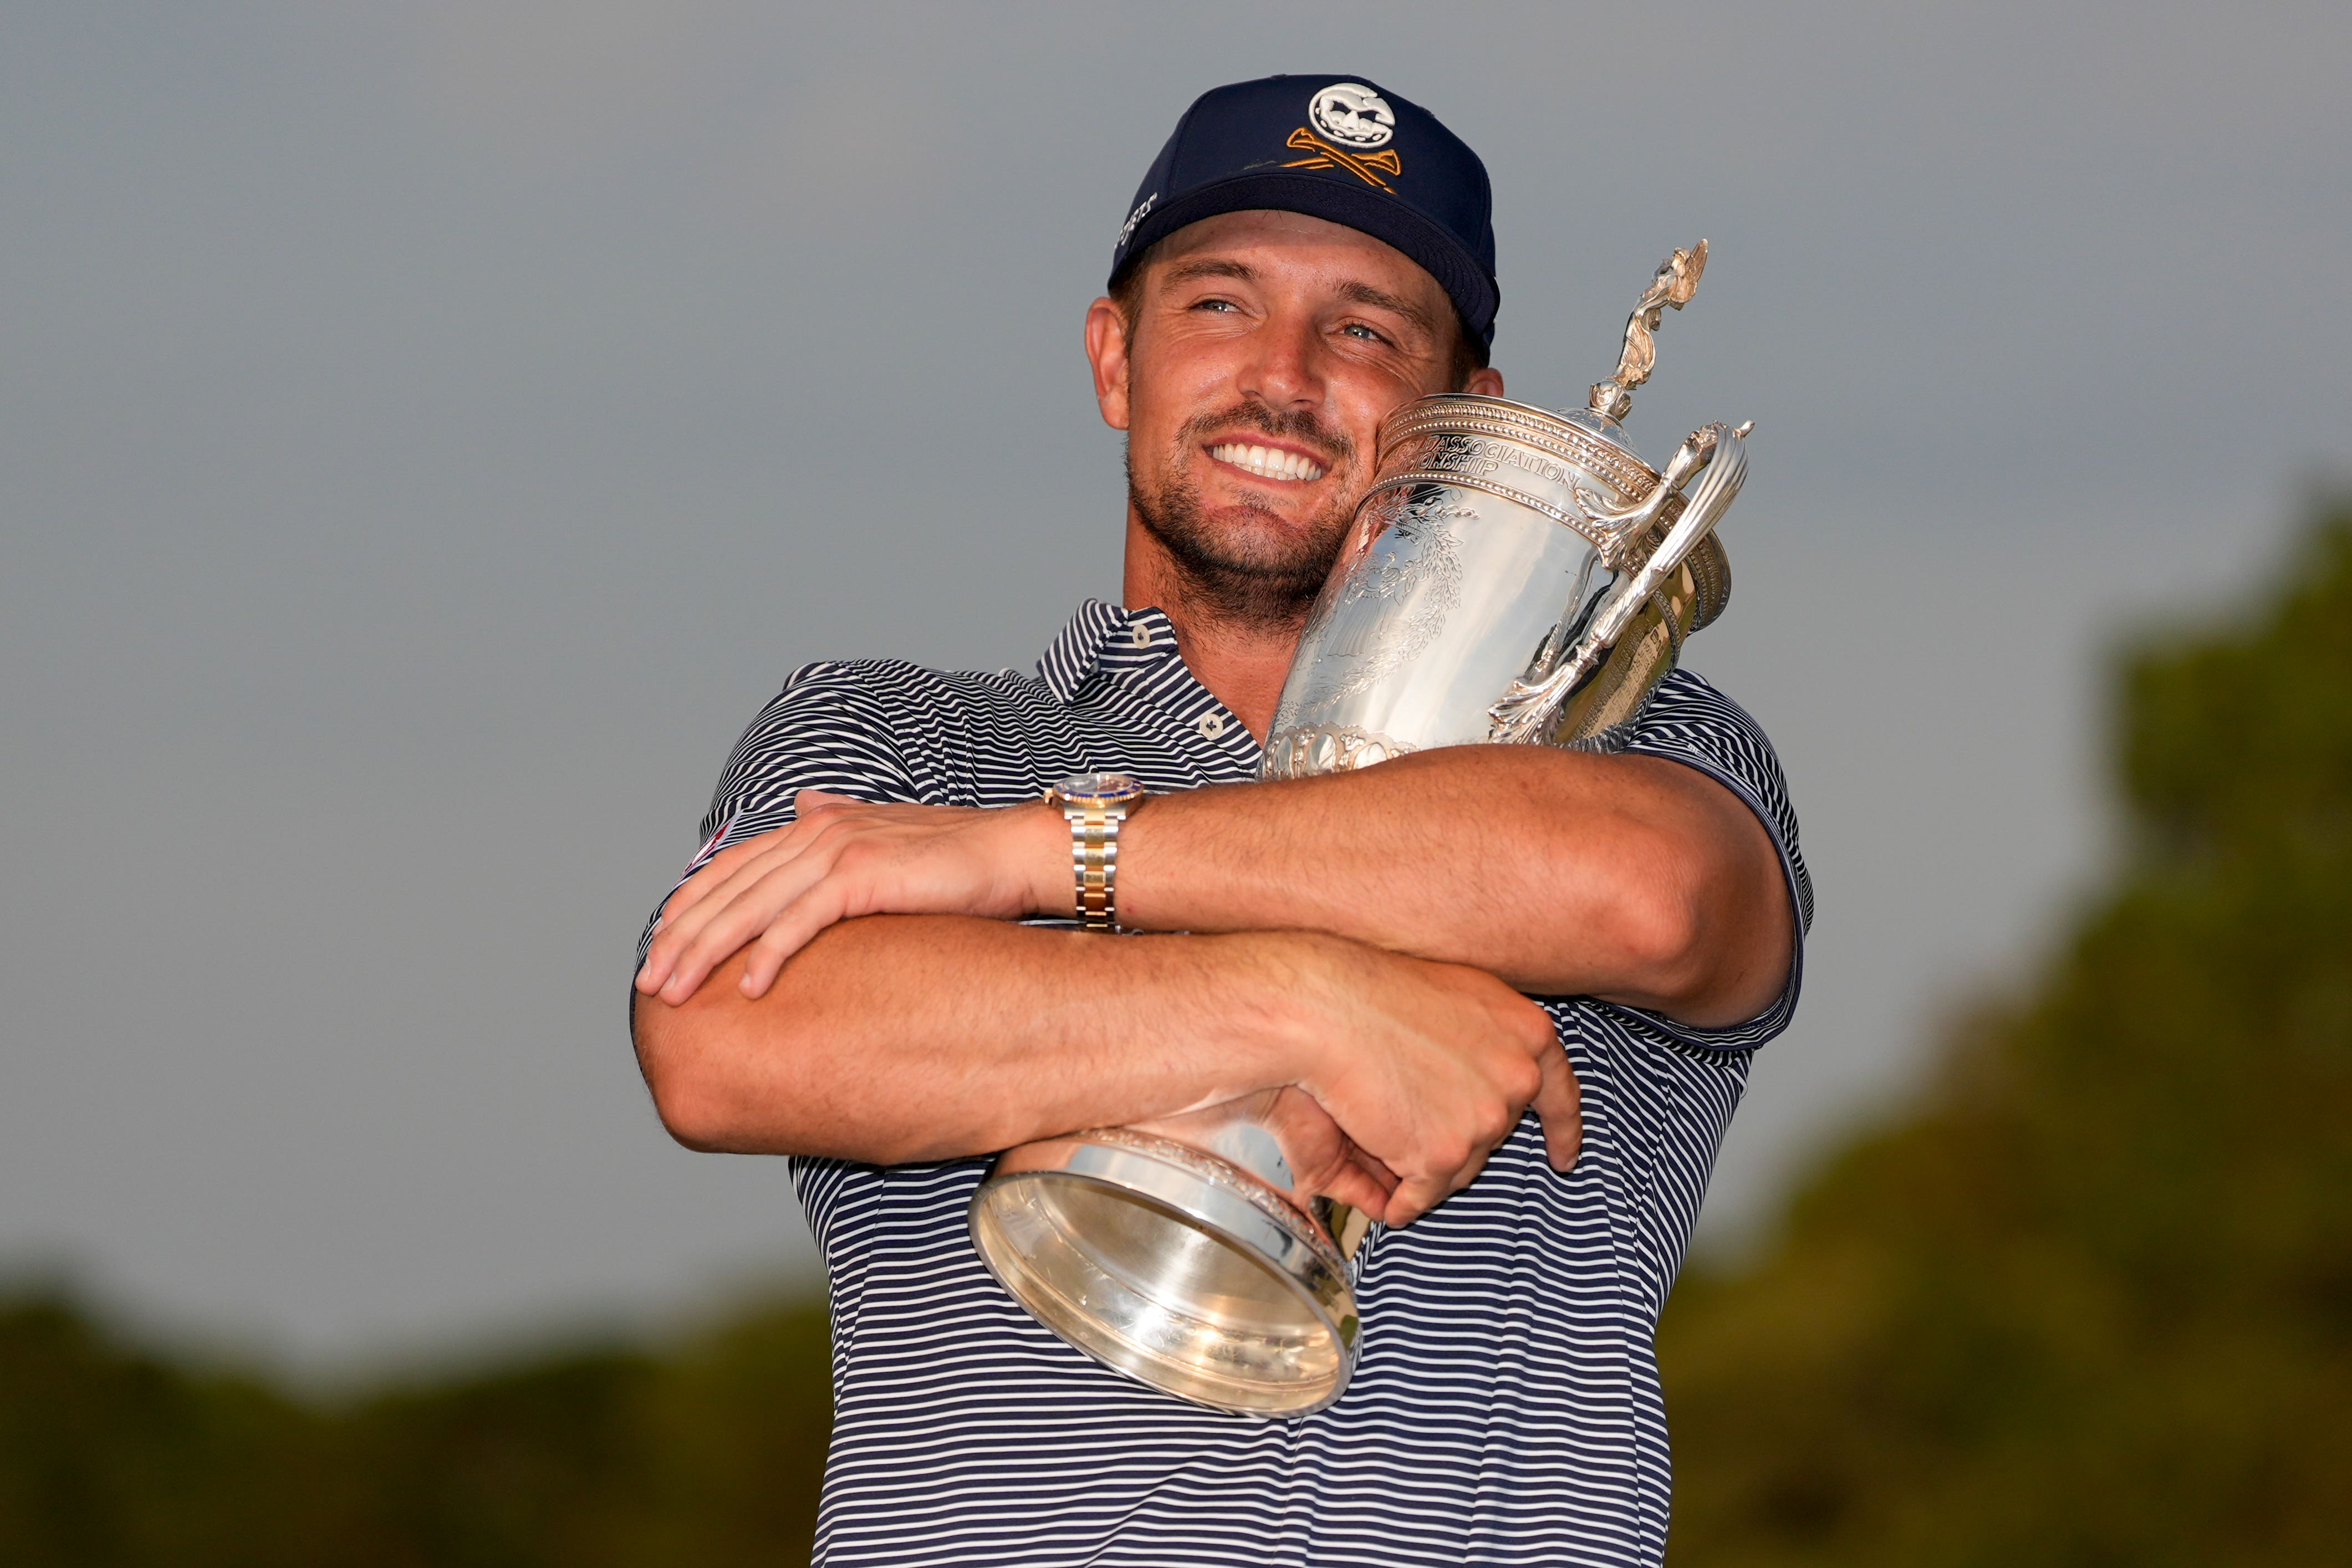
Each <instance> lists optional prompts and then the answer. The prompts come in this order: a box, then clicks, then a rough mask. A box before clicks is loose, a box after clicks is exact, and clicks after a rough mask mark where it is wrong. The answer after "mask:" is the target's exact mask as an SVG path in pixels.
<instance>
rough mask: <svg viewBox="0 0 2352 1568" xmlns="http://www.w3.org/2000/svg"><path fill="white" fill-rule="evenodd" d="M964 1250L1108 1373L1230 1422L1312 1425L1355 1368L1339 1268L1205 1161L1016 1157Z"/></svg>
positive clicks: (1102, 1143) (1258, 1192)
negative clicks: (1304, 1419)
mask: <svg viewBox="0 0 2352 1568" xmlns="http://www.w3.org/2000/svg"><path fill="white" fill-rule="evenodd" d="M970 1222H971V1239H972V1245H973V1246H974V1247H975V1248H977V1249H979V1252H980V1255H981V1258H982V1260H983V1261H984V1262H985V1263H986V1264H987V1265H988V1269H989V1271H990V1272H991V1273H992V1274H994V1275H995V1276H996V1278H997V1280H998V1281H999V1282H1000V1283H1002V1284H1003V1286H1004V1288H1005V1289H1006V1290H1007V1291H1010V1292H1012V1294H1013V1299H1014V1300H1015V1301H1019V1302H1020V1303H1021V1304H1022V1306H1024V1308H1026V1309H1027V1310H1028V1311H1029V1312H1030V1314H1031V1315H1032V1316H1034V1317H1035V1318H1036V1319H1037V1321H1038V1322H1042V1323H1044V1324H1045V1326H1046V1327H1047V1328H1050V1329H1052V1330H1053V1331H1054V1332H1055V1333H1057V1334H1059V1335H1060V1336H1061V1337H1062V1338H1063V1339H1065V1340H1066V1341H1068V1342H1069V1343H1071V1344H1073V1345H1075V1346H1076V1347H1077V1348H1078V1349H1079V1350H1082V1351H1084V1352H1085V1353H1086V1354H1088V1355H1090V1356H1092V1357H1094V1358H1095V1359H1096V1360H1097V1361H1099V1362H1101V1363H1102V1364H1104V1365H1106V1366H1108V1367H1110V1368H1112V1369H1113V1370H1114V1371H1117V1372H1120V1373H1124V1374H1125V1375H1128V1376H1129V1377H1132V1378H1134V1379H1136V1380H1137V1381H1138V1382H1140V1383H1144V1384H1148V1385H1150V1386H1151V1387H1153V1388H1157V1389H1159V1390H1160V1391H1161V1392H1163V1393H1166V1394H1172V1395H1174V1396H1176V1397H1177V1398H1179V1399H1184V1400H1189V1401H1190V1402H1192V1404H1195V1405H1205V1406H1209V1407H1210V1408H1212V1409H1215V1410H1223V1411H1227V1412H1230V1413H1233V1414H1235V1415H1244V1416H1272V1417H1277V1418H1282V1417H1297V1416H1307V1415H1312V1414H1313V1413H1314V1412H1316V1411H1318V1410H1320V1409H1322V1408H1323V1407H1324V1406H1327V1405H1329V1404H1330V1403H1331V1402H1332V1401H1333V1400H1335V1399H1337V1398H1339V1396H1340V1395H1341V1394H1342V1393H1343V1392H1345V1391H1346V1388H1347V1386H1348V1376H1349V1373H1351V1372H1352V1371H1353V1370H1354V1369H1355V1363H1356V1333H1357V1322H1356V1306H1355V1295H1354V1291H1353V1290H1352V1289H1351V1287H1350V1286H1349V1281H1348V1265H1347V1262H1346V1260H1344V1259H1342V1258H1341V1257H1340V1255H1339V1249H1338V1248H1337V1247H1335V1246H1334V1245H1333V1244H1332V1242H1331V1239H1330V1238H1329V1237H1328V1235H1327V1234H1326V1233H1325V1232H1324V1230H1323V1229H1322V1228H1321V1227H1320V1226H1319V1225H1318V1224H1317V1223H1316V1221H1314V1220H1313V1219H1311V1218H1308V1217H1307V1216H1306V1215H1305V1214H1303V1213H1301V1212H1300V1211H1299V1210H1298V1209H1297V1208H1296V1207H1292V1205H1291V1204H1290V1203H1289V1202H1288V1201H1286V1199H1284V1198H1283V1197H1280V1196H1279V1195H1278V1194H1277V1193H1276V1191H1275V1189H1274V1188H1273V1187H1271V1186H1267V1185H1266V1184H1265V1183H1264V1182H1261V1181H1259V1180H1257V1179H1256V1178H1255V1177H1254V1176H1250V1175H1249V1174H1248V1173H1247V1172H1244V1171H1243V1170H1241V1169H1239V1168H1238V1167H1236V1166H1233V1165H1231V1164H1229V1163H1227V1162H1226V1161H1224V1160H1222V1159H1219V1158H1217V1157H1215V1156H1214V1155H1207V1154H1203V1153H1202V1152H1201V1151H1200V1150H1197V1149H1194V1148H1191V1147H1189V1146H1187V1145H1182V1144H1179V1143H1175V1142H1173V1141H1171V1140H1170V1139H1166V1138H1160V1137H1154V1136H1152V1135H1151V1134H1145V1133H1138V1132H1133V1131H1130V1130H1129V1129H1125V1128H1111V1129H1104V1130H1100V1131H1097V1132H1091V1133H1081V1134H1076V1135H1074V1136H1071V1137H1066V1138H1054V1139H1049V1140H1047V1141H1045V1142H1043V1143H1036V1144H1029V1145H1024V1146H1023V1147H1021V1148H1019V1149H1015V1150H1013V1152H1012V1153H1010V1154H1008V1155H1005V1156H1004V1158H1003V1159H1002V1160H1000V1161H999V1162H998V1163H997V1167H996V1169H995V1170H993V1171H992V1172H991V1173H990V1174H989V1177H988V1179H987V1180H986V1181H985V1182H983V1183H982V1185H981V1187H980V1190H979V1191H978V1192H977V1193H975V1194H973V1195H972V1200H971V1215H970Z"/></svg>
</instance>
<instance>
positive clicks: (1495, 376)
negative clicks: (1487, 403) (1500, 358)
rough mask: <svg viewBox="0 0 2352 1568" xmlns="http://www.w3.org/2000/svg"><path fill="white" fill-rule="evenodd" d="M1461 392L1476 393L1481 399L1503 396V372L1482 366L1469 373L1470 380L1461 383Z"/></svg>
mask: <svg viewBox="0 0 2352 1568" xmlns="http://www.w3.org/2000/svg"><path fill="white" fill-rule="evenodd" d="M1462 390H1463V391H1464V392H1476V393H1478V394H1479V395H1480V396H1481V397H1500V396H1502V395H1503V372H1502V371H1498V370H1496V369H1495V368H1494V367H1493V366H1492V365H1486V366H1482V367H1480V368H1479V369H1477V370H1475V371H1471V372H1470V379H1469V380H1468V381H1466V382H1463V383H1462Z"/></svg>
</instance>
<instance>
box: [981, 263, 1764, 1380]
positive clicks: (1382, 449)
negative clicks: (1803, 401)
mask: <svg viewBox="0 0 2352 1568" xmlns="http://www.w3.org/2000/svg"><path fill="white" fill-rule="evenodd" d="M1705 266H1706V241H1704V240H1701V241H1700V242H1699V244H1698V246H1696V248H1695V249H1694V250H1688V251H1676V252H1675V254H1674V256H1671V257H1669V258H1668V260H1667V261H1666V263H1665V264H1664V266H1662V267H1659V269H1658V272H1657V275H1656V277H1654V279H1653V280H1652V282H1651V285H1650V287H1649V288H1648V290H1646V291H1645V292H1644V293H1643V296H1642V299H1641V302H1640V303H1639V304H1638V305H1637V306H1636V307H1635V308H1634V311H1633V317H1632V318H1631V319H1629V320H1628V321H1627V323H1626V329H1625V347H1624V350H1623V353H1622V356H1621V357H1620V359H1619V361H1618V369H1617V373H1616V374H1615V375H1614V376H1613V377H1612V378H1611V379H1610V380H1608V381H1605V382H1601V383H1599V384H1598V385H1596V386H1595V387H1593V389H1592V392H1591V398H1590V400H1589V402H1588V406H1586V407H1585V408H1582V409H1578V410H1575V411H1573V412H1569V413H1553V412H1551V411H1549V410H1546V409H1541V408H1536V407H1532V406H1530V405H1528V404H1526V403H1518V402H1509V401H1507V400H1506V399H1503V398H1496V397H1483V396H1478V395H1475V394H1471V393H1464V392H1455V393H1443V394H1439V395H1437V396H1433V397H1425V398H1422V399H1420V400H1418V401H1416V402H1411V403H1408V404H1406V405H1405V406H1403V407H1402V408H1400V409H1398V410H1397V411H1396V412H1395V413H1392V414H1391V415H1390V416H1389V418H1388V419H1387V420H1386V421H1385V422H1384V423H1383V424H1382V426H1381V433H1380V441H1379V447H1378V458H1377V462H1376V464H1375V467H1374V476H1373V479H1372V483H1371V486H1370V489H1369V490H1367V491H1366V493H1365V495H1364V496H1363V497H1362V499H1361V500H1360V502H1359V503H1358V507H1357V511H1356V516H1355V519H1354V522H1353V524H1352V526H1351V527H1350V528H1349V534H1348V537H1347V538H1346V540H1345V542H1344V543H1343V545H1342V547H1341V549H1340V553H1339V559H1338V560H1337V562H1336V563H1335V564H1334V566H1333V568H1332V570H1331V575H1330V577H1329V578H1328V580H1327V581H1326V582H1325V584H1324V586H1323V590H1322V591H1321V593H1320V594H1319V595H1318V598H1317V600H1316V601H1315V605H1314V608H1313V609H1312V610H1311V611H1310V612H1309V613H1308V616H1307V625H1306V628H1305V630H1304V632H1302V634H1301V637H1300V641H1299V645H1298V651H1297V655H1296V656H1295V658H1294V660H1293V662H1292V664H1291V668H1290V674H1289V675H1288V677H1287V678H1286V681H1285V683H1284V685H1283V691H1282V698H1281V702H1280V705H1279V706H1278V707H1277V709H1276V715H1275V719H1274V724H1273V728H1272V731H1271V733H1270V734H1269V736H1268V737H1267V741H1266V750H1265V762H1264V765H1263V768H1262V774H1263V777H1265V779H1299V778H1305V777H1308V776H1311V775H1315V774H1322V773H1334V772H1344V771H1347V770H1349V769H1351V768H1368V767H1372V766H1375V765H1377V764H1379V763H1381V762H1383V761H1386V760H1388V759H1389V758H1394V757H1400V756H1403V755H1405V754H1407V753H1410V752H1413V751H1421V750H1426V749H1429V748H1432V747H1446V746H1467V745H1484V744H1490V743H1496V742H1511V743H1536V744H1546V745H1552V746H1561V747H1574V748H1577V749H1582V750H1604V751H1605V750H1614V749H1617V748H1618V747H1622V744H1623V743H1624V741H1625V740H1626V738H1627V737H1629V736H1630V735H1631V733H1632V730H1633V725H1634V723H1635V722H1636V721H1637V720H1638V719H1639V717H1640V716H1641V713H1642V710H1643V706H1645V705H1646V704H1647V702H1648V701H1649V698H1650V695H1651V694H1652V693H1653V692H1654V690H1655V689H1656V687H1657V685H1658V683H1659V682H1660V681H1662V680H1664V678H1665V676H1666V675H1667V674H1669V673H1670V672H1671V671H1672V670H1673V668H1674V667H1675V662H1676V660H1677V659H1678V658H1679V657H1680V654H1681V651H1682V645H1683V642H1684V640H1685V638H1687V637H1688V636H1689V635H1690V634H1691V633H1692V632H1696V631H1697V630H1698V629H1699V628H1700V627H1702V626H1704V625H1706V623H1707V622H1710V621H1712V620H1714V619H1715V618H1716V616H1717V615H1719V614H1721V613H1722V612H1723V608H1724V605H1725V603H1726V601H1727V599H1728V597H1729V594H1730V590H1731V575H1730V568H1729V565H1728V563H1727V561H1726V559H1725V557H1724V554H1723V549H1722V546H1721V545H1720V544H1719V543H1717V540H1716V538H1715V536H1714V529H1715V526H1716V524H1717V521H1718V520H1719V519H1720V518H1721V517H1722V516H1723V513H1724V511H1725V509H1726V508H1727V507H1729V506H1730V504H1731V502H1732V499H1733V498H1734V497H1736V496H1737V495H1738V490H1739V486H1740V482H1741V480H1742V477H1743V476H1744V475H1745V473H1746V468H1747V459H1746V455H1745V440H1746V436H1747V434H1748V426H1746V425H1742V426H1740V427H1739V428H1738V429H1737V430H1733V429H1729V428H1727V427H1726V426H1724V425H1720V424H1711V425H1708V426H1706V428H1704V429H1702V430H1699V431H1697V432H1695V433H1693V434H1692V435H1691V436H1690V437H1689V438H1688V439H1687V440H1685V442H1684V443H1683V444H1682V446H1681V448H1680V449H1679V450H1677V451H1676V452H1675V454H1674V455H1673V457H1672V458H1671V459H1670V460H1669V461H1668V462H1667V463H1666V465H1664V467H1663V468H1653V467H1651V466H1650V465H1648V464H1647V463H1644V462H1643V460H1642V459H1641V458H1640V457H1639V456H1637V455H1635V454H1634V453H1633V450H1632V449H1631V448H1630V447H1629V446H1628V445H1627V444H1625V442H1624V440H1623V438H1622V435H1621V434H1619V431H1618V422H1619V421H1620V420H1621V419H1622V418H1623V416H1624V414H1625V413H1626V411H1627V409H1628V408H1629V407H1630V406H1631V402H1632V392H1633V388H1634V387H1637V386H1639V385H1640V384H1641V383H1642V382H1643V381H1644V380H1646V379H1647V377H1648V375H1649V371H1650V367H1651V365H1652V363H1653V361H1654V344H1653V340H1652V337H1651V334H1652V333H1653V332H1654V330H1655V329H1656V328H1657V326H1658V322H1659V319H1660V317H1659V313H1660V311H1661V310H1662V309H1664V308H1675V309H1679V308H1681V307H1682V306H1683V305H1684V304H1685V302H1687V301H1688V299H1689V298H1690V296H1691V292H1692V290H1694V289H1695V288H1696V287H1697V283H1698V277H1699V274H1700V272H1701V271H1702V270H1703V269H1704V267H1705ZM1276 1103H1277V1093H1276V1092H1273V1091H1268V1092H1261V1093H1259V1094H1255V1095H1251V1096H1248V1097H1246V1098H1244V1099H1242V1100H1237V1101H1234V1102H1233V1103H1229V1104H1225V1105H1216V1106H1211V1107H1209V1108H1208V1109H1206V1110H1202V1111H1195V1112H1192V1113H1186V1114H1184V1115H1181V1116H1174V1117H1169V1118H1165V1119H1163V1120H1160V1121H1158V1122H1153V1123H1150V1124H1141V1125H1138V1126H1133V1127H1121V1128H1098V1129H1095V1130H1093V1131H1089V1132H1083V1133H1074V1134H1069V1135H1067V1136H1065V1137H1059V1138H1050V1139H1045V1140H1043V1141H1041V1142H1037V1143H1032V1144H1027V1145H1023V1146H1022V1147H1020V1148H1016V1149H1013V1150H1010V1151H1008V1152H1007V1153H1005V1154H1004V1155H1002V1156H1000V1157H999V1159H998V1160H997V1163H996V1166H995V1167H994V1168H993V1169H992V1171H991V1172H990V1174H989V1176H988V1177H987V1179H986V1180H985V1181H983V1182H982V1184H981V1186H980V1188H979V1190H978V1191H977V1192H976V1193H974V1195H973V1197H972V1200H971V1210H970V1223H971V1238H972V1244H973V1246H974V1247H975V1248H976V1249H978V1251H979V1253H980V1255H981V1257H982V1260H984V1261H985V1262H986V1264H987V1266H988V1268H989V1270H990V1271H991V1272H992V1273H993V1274H994V1275H995V1277H996V1278H997V1280H998V1281H1000V1282H1001V1283H1002V1284H1003V1286H1004V1288H1005V1289H1006V1291H1009V1292H1011V1294H1012V1295H1013V1299H1014V1300H1015V1301H1019V1302H1020V1303H1021V1304H1022V1306H1023V1307H1024V1308H1026V1309H1027V1310H1028V1312H1030V1313H1031V1314H1032V1315H1033V1316H1034V1317H1035V1318H1036V1319H1037V1320H1038V1321H1039V1322H1043V1323H1044V1324H1045V1326H1046V1327H1048V1328H1050V1329H1052V1330H1053V1331H1054V1332H1055V1333H1057V1334H1059V1335H1060V1336H1061V1337H1062V1338H1063V1339H1065V1340H1066V1341H1067V1342H1068V1343H1071V1344H1072V1345H1075V1346H1076V1347H1077V1348H1078V1349H1079V1350H1081V1351H1083V1352H1085V1353H1086V1354H1088V1355H1090V1356H1093V1357H1094V1358H1095V1359H1096V1360H1097V1361H1099V1362H1101V1363H1103V1364H1105V1365H1107V1366H1109V1367H1112V1368H1114V1369H1116V1370H1118V1371H1119V1372H1121V1373H1124V1374H1126V1375H1129V1376H1130V1377H1133V1378H1135V1379H1137V1380H1139V1381H1140V1382H1142V1383H1145V1384H1148V1385H1150V1386H1152V1387H1154V1388H1158V1389H1160V1390H1162V1391H1164V1392H1166V1393H1169V1394H1171V1395H1174V1396H1177V1397H1179V1398H1181V1399H1187V1400H1191V1401H1192V1402H1193V1403H1195V1404H1199V1405H1205V1406H1211V1407H1213V1408H1215V1409H1219V1410H1224V1411H1230V1412H1234V1413H1236V1414H1241V1415H1248V1416H1275V1417H1297V1416H1307V1415H1311V1414H1312V1413H1314V1412H1315V1411H1317V1410H1320V1409H1322V1408H1324V1407H1325V1406H1328V1405H1330V1404H1331V1403H1332V1402H1333V1401H1334V1400H1336V1399H1338V1398H1339V1396H1341V1394H1343V1393H1344V1392H1345V1391H1346V1388H1347V1385H1348V1379H1349V1375H1350V1374H1351V1373H1352V1372H1353V1371H1354V1368H1355V1364H1356V1356H1357V1351H1358V1344H1359V1340H1360V1332H1359V1331H1360V1324H1359V1322H1358V1320H1357V1316H1356V1305H1355V1281H1354V1279H1353V1277H1352V1273H1351V1268H1352V1264H1353V1260H1354V1259H1355V1256H1356V1253H1357V1249H1358V1248H1359V1247H1360V1244H1361V1242H1362V1240H1363V1239H1364V1238H1365V1236H1366V1235H1367V1234H1368V1233H1369V1231H1370V1228H1371V1227H1370V1221H1369V1220H1368V1219H1367V1218H1366V1217H1365V1216H1363V1215H1361V1214H1359V1213H1357V1212H1355V1211H1354V1210H1352V1209H1349V1208H1347V1207H1345V1206H1342V1205H1337V1204H1334V1203H1332V1202H1331V1201H1330V1200H1329V1199H1328V1197H1324V1196H1323V1195H1321V1194H1318V1193H1315V1192H1312V1191H1306V1190H1301V1189H1300V1187H1299V1186H1298V1184H1297V1181H1296V1180H1295V1179H1294V1176H1293V1172H1294V1170H1295V1169H1298V1168H1302V1167H1303V1165H1304V1162H1302V1161H1300V1160H1298V1159H1296V1158H1294V1157H1293V1156H1292V1151H1290V1150H1287V1149H1286V1148H1285V1146H1284V1144H1283V1135H1282V1126H1283V1124H1282V1123H1281V1121H1280V1120H1279V1118H1278V1117H1276V1115H1275V1114H1274V1111H1275V1109H1276Z"/></svg>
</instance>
